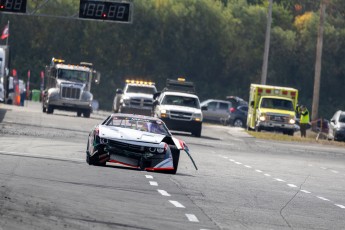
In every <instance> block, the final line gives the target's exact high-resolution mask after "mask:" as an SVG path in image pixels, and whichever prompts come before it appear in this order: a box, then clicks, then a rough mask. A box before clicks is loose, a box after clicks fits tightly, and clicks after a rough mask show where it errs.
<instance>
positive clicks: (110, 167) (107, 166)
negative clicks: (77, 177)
mask: <svg viewBox="0 0 345 230" xmlns="http://www.w3.org/2000/svg"><path fill="white" fill-rule="evenodd" d="M101 167H103V168H108V169H119V170H120V169H123V170H131V171H138V172H141V171H142V172H147V173H158V174H169V175H173V174H170V173H169V172H166V171H146V170H141V169H138V168H131V167H126V166H121V165H113V164H107V165H105V166H101ZM176 175H177V176H184V177H195V176H193V175H190V174H184V173H179V172H178V170H177V173H176Z"/></svg>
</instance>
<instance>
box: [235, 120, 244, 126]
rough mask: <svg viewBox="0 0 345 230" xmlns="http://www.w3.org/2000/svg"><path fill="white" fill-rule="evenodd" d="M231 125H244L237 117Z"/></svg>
mask: <svg viewBox="0 0 345 230" xmlns="http://www.w3.org/2000/svg"><path fill="white" fill-rule="evenodd" d="M233 126H235V127H244V122H243V121H242V120H241V119H239V118H237V119H235V120H234V123H233Z"/></svg>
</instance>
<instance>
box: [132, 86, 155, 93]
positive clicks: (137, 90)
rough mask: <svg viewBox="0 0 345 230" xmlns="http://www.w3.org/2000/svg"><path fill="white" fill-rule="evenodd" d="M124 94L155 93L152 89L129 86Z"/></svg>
mask: <svg viewBox="0 0 345 230" xmlns="http://www.w3.org/2000/svg"><path fill="white" fill-rule="evenodd" d="M126 92H127V93H144V94H154V93H156V90H155V88H154V87H145V86H136V85H129V86H128V88H127V91H126Z"/></svg>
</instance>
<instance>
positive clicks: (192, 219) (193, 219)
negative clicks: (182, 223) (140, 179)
mask: <svg viewBox="0 0 345 230" xmlns="http://www.w3.org/2000/svg"><path fill="white" fill-rule="evenodd" d="M145 178H146V179H153V176H152V175H145ZM149 183H150V185H151V186H158V182H156V181H149ZM157 191H158V193H159V194H161V195H162V196H166V197H171V194H169V193H168V192H167V191H165V190H162V189H157ZM169 202H170V203H171V204H172V205H174V206H175V207H176V208H183V209H185V208H186V207H185V206H184V205H183V204H181V203H180V202H178V201H176V200H169ZM185 216H186V217H187V219H188V221H190V222H199V220H198V218H197V217H196V216H195V215H194V214H191V213H185Z"/></svg>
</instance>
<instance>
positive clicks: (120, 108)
mask: <svg viewBox="0 0 345 230" xmlns="http://www.w3.org/2000/svg"><path fill="white" fill-rule="evenodd" d="M156 92H157V89H156V86H155V83H154V82H151V81H142V80H130V79H127V80H126V84H125V87H124V89H123V90H122V89H117V90H116V95H115V97H114V101H113V111H114V112H115V113H133V114H140V115H151V111H152V104H153V95H154V94H155V93H156Z"/></svg>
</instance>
